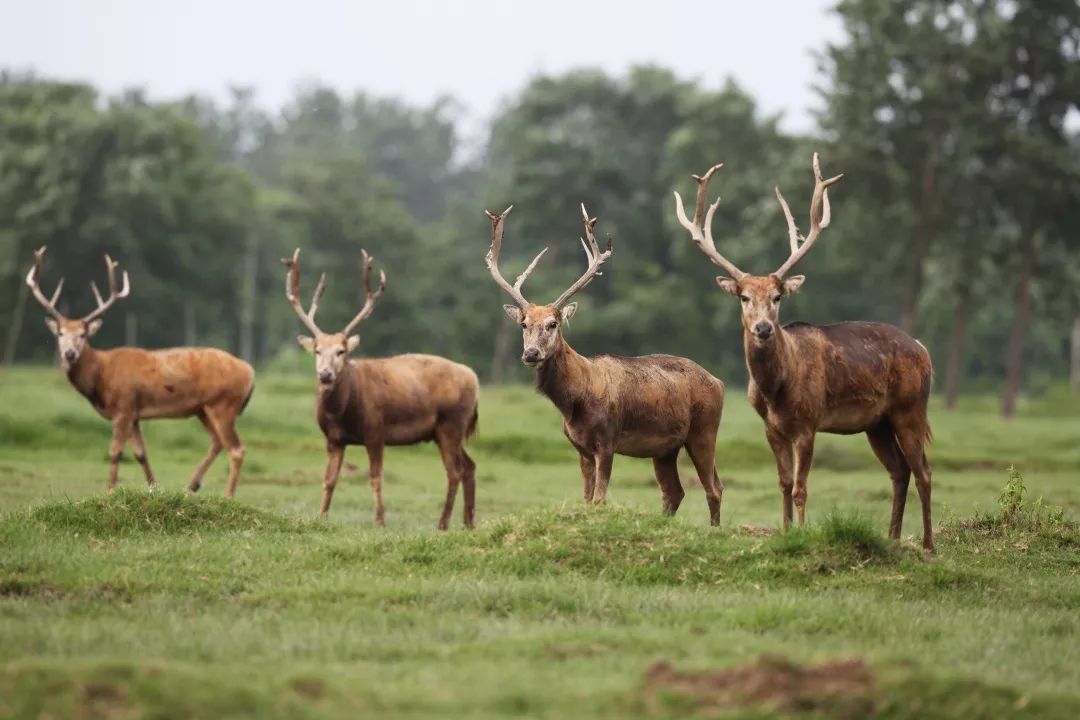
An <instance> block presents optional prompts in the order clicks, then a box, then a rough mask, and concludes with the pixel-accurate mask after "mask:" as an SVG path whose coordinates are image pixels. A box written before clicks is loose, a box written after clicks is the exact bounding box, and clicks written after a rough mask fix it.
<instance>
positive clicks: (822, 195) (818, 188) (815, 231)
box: [773, 153, 844, 278]
mask: <svg viewBox="0 0 1080 720" xmlns="http://www.w3.org/2000/svg"><path fill="white" fill-rule="evenodd" d="M813 164H814V195H813V197H812V199H811V200H810V234H809V235H807V236H806V237H805V238H804V237H803V236H802V233H800V232H799V228H798V227H797V226H796V225H795V218H794V217H792V215H791V208H789V207H788V204H787V201H785V200H784V196H783V195H781V194H780V188H776V199H777V200H779V201H780V207H781V208H783V210H784V217H785V218H787V224H788V239H789V241H790V244H791V255H790V256H789V257H788V259H787V260H785V261H784V264H783V265H781V266H780V267H779V269H777V271H776V272H774V273H773V275H775V276H776V277H778V278H783V277H784V275H785V274H786V273H787V271H788V270H790V269H791V268H792V267H794V266H795V263H797V262H799V261H800V260H802V259H803V256H805V255H806V253H808V252H810V248H812V247H813V246H814V243H815V242H817V239H818V236H819V235H820V234H821V231H822V230H824V229H825V228H827V227H829V221H830V220H832V213H831V211H830V208H829V193H828V190H829V187H830V186H832V185H834V184H835V183H837V182H839V181H840V179H841V178H843V177H844V176H843V174H840V175H836V176H835V177H831V178H829V179H828V180H823V179H822V177H821V163H820V162H819V160H818V154H817V153H814V163H813Z"/></svg>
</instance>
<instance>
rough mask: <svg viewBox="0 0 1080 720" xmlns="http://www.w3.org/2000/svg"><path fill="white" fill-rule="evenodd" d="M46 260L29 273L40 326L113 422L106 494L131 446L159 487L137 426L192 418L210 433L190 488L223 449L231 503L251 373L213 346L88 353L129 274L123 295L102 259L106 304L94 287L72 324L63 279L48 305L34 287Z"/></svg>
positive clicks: (75, 381) (112, 268)
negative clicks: (91, 304) (42, 316)
mask: <svg viewBox="0 0 1080 720" xmlns="http://www.w3.org/2000/svg"><path fill="white" fill-rule="evenodd" d="M44 255H45V248H44V247H42V248H41V249H40V250H38V251H37V252H35V253H34V265H33V267H31V268H30V272H29V273H27V276H26V284H27V285H29V286H30V290H31V291H32V292H33V294H34V297H35V298H37V301H38V302H39V303H41V305H42V307H44V308H45V310H46V312H48V313H49V315H50V316H51V317H50V318H47V319H46V320H45V324H46V325H48V326H49V329H50V330H51V331H52V333H53V335H55V336H56V341H57V347H58V349H59V353H60V362H61V365H62V367H63V368H64V370H65V372H66V373H67V377H68V380H69V381H71V384H72V385H74V386H75V389H76V390H78V391H79V392H80V393H82V395H83V397H85V398H86V399H87V400H89V401H90V404H91V405H93V406H94V409H95V410H97V411H98V413H99V414H100V415H101V416H102V417H104V418H105V419H107V420H111V421H112V425H113V439H112V445H111V446H110V447H109V481H108V485H107V488H108V490H109V492H112V490H113V488H115V487H116V477H117V472H118V469H119V464H120V455H121V453H122V452H123V449H124V446H125V445H126V444H127V443H128V441H129V440H130V441H131V444H132V446H133V448H134V450H135V459H136V460H138V461H139V464H140V465H142V469H143V473H145V475H146V483H147V485H148V486H149V487H150V489H151V490H153V489H154V488H155V487H157V483H156V482H155V480H154V473H153V472H152V471H151V470H150V461H149V460H148V459H147V456H146V443H145V442H144V441H143V436H142V430H141V429H140V428H139V421H140V420H149V419H151V418H186V417H191V416H192V415H194V416H195V417H197V418H199V422H201V423H202V424H203V427H205V428H206V432H207V433H208V434H209V435H210V449H209V450H208V451H207V453H206V457H204V458H203V459H202V461H201V462H200V463H199V465H198V467H196V468H195V474H194V475H193V476H192V478H191V482H190V483H189V484H188V489H189V490H190V491H191V492H197V491H198V490H199V488H200V487H201V486H202V479H203V475H205V474H206V470H207V468H209V467H210V464H211V463H212V462H213V461H214V458H216V457H217V455H218V453H220V452H221V449H222V447H227V448H228V449H229V484H228V487H226V489H225V496H226V497H233V496H234V495H235V494H236V483H237V480H238V479H239V478H240V466H241V465H242V464H243V462H244V445H243V443H241V442H240V438H239V436H237V434H236V418H237V417H239V416H240V413H242V412H243V411H244V408H245V407H247V404H248V401H249V400H250V399H251V393H252V392H253V391H254V389H255V371H254V370H253V369H252V367H251V366H250V365H248V364H247V363H246V362H244V361H243V360H241V359H239V358H237V357H233V356H232V355H230V354H229V353H227V352H223V351H221V350H216V349H214V348H172V349H169V350H142V349H140V348H131V347H122V348H116V349H115V350H96V349H94V348H92V347H91V346H90V342H89V338H90V337H91V336H93V335H94V333H96V332H97V331H98V330H99V329H100V328H101V320H100V318H101V316H102V315H104V314H105V311H106V310H108V309H109V307H110V306H112V304H113V303H114V302H116V300H117V299H119V298H123V297H127V295H128V293H129V292H130V290H131V285H130V283H129V281H128V274H127V272H126V271H125V272H124V286H123V289H122V290H120V291H117V289H116V266H117V264H116V263H115V262H113V260H112V259H111V258H110V257H109V256H108V255H106V256H105V265H106V268H107V269H108V277H109V297H108V299H107V300H102V298H101V294H100V293H99V292H98V290H97V287H96V286H95V285H94V284H93V283H91V288H92V289H93V291H94V297H95V298H97V302H98V307H97V309H95V310H93V311H92V312H90V313H89V314H88V315H86V316H84V317H82V318H80V319H77V320H76V319H70V318H67V317H64V316H63V315H61V314H60V312H59V311H57V309H56V301H57V300H58V299H59V298H60V289H61V288H62V287H63V284H64V281H63V280H61V281H60V283H59V285H57V287H56V291H55V292H54V293H53V296H52V298H51V299H48V298H46V297H45V295H44V294H43V293H42V292H41V289H40V287H39V286H38V275H39V274H40V272H41V261H42V258H43V257H44Z"/></svg>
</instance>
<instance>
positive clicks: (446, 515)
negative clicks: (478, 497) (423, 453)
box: [435, 426, 468, 530]
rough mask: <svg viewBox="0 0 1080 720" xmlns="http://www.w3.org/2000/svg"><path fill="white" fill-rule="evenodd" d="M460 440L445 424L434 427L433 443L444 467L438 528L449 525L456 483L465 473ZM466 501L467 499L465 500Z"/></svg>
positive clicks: (456, 487)
mask: <svg viewBox="0 0 1080 720" xmlns="http://www.w3.org/2000/svg"><path fill="white" fill-rule="evenodd" d="M462 442H463V438H462V437H461V436H460V434H459V433H457V432H455V431H453V430H450V429H448V428H446V427H445V426H443V427H438V428H435V444H436V445H438V446H439V454H440V455H441V456H442V461H443V466H444V467H445V468H446V501H445V502H444V503H443V509H442V515H440V516H439V526H438V527H439V529H440V530H446V529H447V528H448V527H450V516H451V515H452V514H453V512H454V501H455V499H456V498H457V490H458V485H459V484H460V483H461V480H462V477H463V476H464V474H465V472H464V471H465V464H464V462H463V458H462ZM467 503H468V501H466V504H467ZM466 511H467V508H466Z"/></svg>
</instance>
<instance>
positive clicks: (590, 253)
mask: <svg viewBox="0 0 1080 720" xmlns="http://www.w3.org/2000/svg"><path fill="white" fill-rule="evenodd" d="M581 219H582V220H583V221H584V223H585V237H587V238H588V239H589V242H588V244H586V243H585V238H581V247H582V248H584V250H585V258H586V259H587V260H588V262H589V265H588V267H587V268H586V269H585V274H584V275H582V276H581V277H580V278H578V279H577V282H575V283H574V284H573V285H571V286H570V287H569V288H568V289H567V290H566V292H564V293H563V294H562V295H560V296H559V297H558V299H557V300H556V301H555V302H554V303H552V304H553V305H554V306H555V307H557V308H561V307H562V306H563V305H565V304H566V301H567V300H569V299H570V298H571V297H572V296H573V295H574V293H576V292H577V291H578V290H581V289H582V288H584V287H585V286H586V285H588V284H589V283H591V282H592V281H593V278H594V277H596V276H597V275H603V273H601V272H600V266H601V265H603V264H604V261H605V260H607V259H608V258H609V257H611V251H612V247H611V236H610V235H608V239H607V249H605V250H604V252H600V246H599V245H598V244H597V243H596V236H595V235H593V227H594V226H595V225H596V218H590V217H589V213H588V211H587V210H585V203H581ZM533 262H534V263H535V262H536V261H535V260H534V261H533Z"/></svg>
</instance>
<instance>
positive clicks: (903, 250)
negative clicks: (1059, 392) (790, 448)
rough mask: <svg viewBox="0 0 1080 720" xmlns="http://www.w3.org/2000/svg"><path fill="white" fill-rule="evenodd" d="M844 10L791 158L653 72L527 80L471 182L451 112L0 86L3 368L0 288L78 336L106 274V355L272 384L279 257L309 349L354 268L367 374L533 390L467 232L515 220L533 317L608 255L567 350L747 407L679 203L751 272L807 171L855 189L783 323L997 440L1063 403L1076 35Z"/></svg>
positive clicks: (289, 321) (511, 249)
mask: <svg viewBox="0 0 1080 720" xmlns="http://www.w3.org/2000/svg"><path fill="white" fill-rule="evenodd" d="M837 12H838V13H839V14H840V16H841V18H842V20H843V24H844V28H845V30H846V35H845V39H844V40H843V41H842V42H840V43H838V44H836V45H835V46H829V47H826V48H824V49H823V50H822V52H821V53H820V54H819V56H818V58H817V62H818V64H819V66H820V70H821V73H820V83H819V84H820V88H821V90H820V92H821V95H822V98H823V106H824V110H823V112H822V114H821V116H820V118H819V121H820V127H821V134H820V136H817V137H802V136H793V135H791V134H788V133H785V132H783V131H782V130H781V129H780V126H779V123H778V121H779V118H777V117H769V116H766V115H763V114H762V112H761V111H760V110H759V109H758V108H757V107H756V105H755V103H754V100H753V98H752V97H750V96H749V95H748V94H747V93H746V92H745V91H744V90H743V89H741V88H740V87H738V86H737V85H735V84H734V83H733V82H730V81H729V82H728V83H727V84H726V85H724V86H723V87H721V88H719V89H711V88H707V87H703V86H702V85H701V84H699V83H696V82H693V81H690V80H687V79H685V78H680V77H677V76H676V75H674V74H673V73H671V72H669V71H668V70H665V69H664V68H660V67H651V66H646V67H637V68H634V69H632V70H630V71H629V72H628V73H627V74H626V75H625V76H621V77H611V76H609V75H606V74H604V73H601V72H597V71H589V70H581V71H576V72H571V73H568V74H565V75H561V76H554V77H548V76H541V77H536V78H534V79H532V80H531V81H530V82H529V83H528V84H527V85H526V86H525V87H524V88H523V89H522V90H521V91H520V92H519V93H518V94H516V95H515V96H513V97H511V98H509V99H508V101H507V102H506V104H505V105H504V107H503V109H502V111H501V112H500V113H499V114H498V116H497V117H496V118H495V119H494V121H493V123H492V125H491V127H490V133H489V136H488V138H487V141H486V143H485V144H484V146H483V147H482V148H480V149H479V150H478V151H473V152H471V153H470V152H466V151H465V150H464V149H463V148H462V141H461V138H460V135H459V123H458V117H459V109H458V107H457V106H456V105H455V103H454V102H453V100H451V99H443V100H440V101H438V102H435V103H433V104H432V105H430V106H427V107H415V106H411V105H408V104H406V103H404V102H402V101H399V100H396V99H392V98H376V97H372V96H370V95H367V94H365V93H355V94H353V95H351V96H350V95H343V94H342V93H340V92H337V91H335V90H333V89H330V88H327V87H321V86H318V85H311V86H308V87H303V88H301V89H299V90H298V91H297V93H296V94H295V97H294V98H293V99H292V101H291V102H290V103H289V104H288V105H287V106H286V107H284V108H283V109H281V110H280V111H278V112H271V111H268V110H266V109H264V108H262V107H260V106H259V105H258V103H257V102H256V99H255V97H254V95H253V94H252V92H251V91H249V90H246V89H236V90H234V92H233V93H232V96H231V99H230V100H229V101H228V102H226V103H215V102H212V101H210V100H207V99H205V98H199V97H191V98H185V99H181V100H179V101H176V102H167V103H161V102H149V101H147V100H146V98H145V97H144V96H143V95H142V94H141V93H139V92H129V93H126V94H124V95H122V96H120V97H113V98H104V97H101V96H100V95H99V94H98V93H96V92H95V90H94V89H93V88H90V87H86V86H83V85H78V84H71V83H64V82H56V81H52V80H48V79H40V78H36V77H32V76H26V75H18V74H12V73H6V74H3V75H2V76H0V251H2V252H0V277H2V278H3V279H4V280H5V282H4V283H3V285H2V286H0V317H3V318H5V322H4V324H5V326H6V327H5V333H4V343H5V346H4V352H5V360H7V361H9V362H10V361H11V360H13V359H18V360H26V361H30V360H44V359H46V358H47V357H48V356H49V353H50V350H51V347H52V344H51V342H50V341H49V339H48V337H47V334H46V330H45V328H44V327H43V326H42V324H41V323H40V322H38V321H37V315H38V313H37V311H36V309H35V308H33V307H29V308H28V307H27V306H26V304H25V299H26V294H25V291H24V290H23V284H22V282H21V277H22V275H23V274H24V273H25V271H26V267H27V265H28V263H29V260H30V257H31V252H32V250H33V249H34V248H36V247H38V246H40V245H46V244H47V245H48V246H49V248H50V252H49V256H48V267H47V272H46V284H47V285H48V284H49V283H50V281H51V282H55V281H56V280H57V279H59V277H60V276H61V275H65V276H67V277H68V279H69V284H68V286H67V289H66V290H65V293H64V298H63V301H62V305H61V307H62V308H63V309H66V310H69V311H71V312H73V313H76V312H82V311H83V308H87V307H89V303H91V302H92V297H91V295H90V293H89V288H87V287H86V280H87V279H89V278H90V277H99V276H100V274H101V273H102V271H103V268H102V262H101V255H102V253H103V252H104V251H108V252H110V253H112V255H113V256H114V257H115V258H117V259H119V260H120V261H121V263H122V264H123V266H124V267H125V268H126V269H128V270H129V271H130V273H131V276H132V281H133V284H134V290H133V292H132V297H131V298H130V299H129V300H127V301H126V302H125V304H124V305H123V307H122V308H120V307H118V308H117V309H116V310H115V311H114V312H113V314H112V316H110V317H109V318H108V319H107V321H106V324H105V329H104V330H103V335H102V337H101V338H100V343H101V344H102V345H105V346H107V345H112V344H119V343H122V342H125V341H137V342H138V343H139V344H140V345H144V346H147V347H157V346H167V345H175V344H194V343H197V344H210V345H217V346H220V347H224V348H228V349H230V350H232V351H234V352H238V353H240V354H242V355H243V356H245V357H247V358H250V359H254V360H256V361H259V362H272V361H277V362H288V358H289V357H291V356H292V355H293V352H292V347H293V344H294V341H293V337H294V335H295V332H294V331H295V320H294V318H293V317H292V314H291V310H290V309H289V308H288V306H287V304H286V303H285V302H284V298H283V278H284V271H283V268H282V267H281V266H280V264H279V263H278V259H279V258H280V257H282V256H284V255H287V254H290V253H291V250H292V249H293V248H294V247H301V248H303V267H304V270H305V280H306V282H307V285H308V286H309V287H313V285H314V280H315V279H316V277H317V273H318V271H320V270H324V269H325V270H327V271H328V275H329V277H328V291H327V294H326V297H325V299H324V301H323V303H322V309H321V311H320V324H321V325H323V326H324V327H332V326H334V325H335V324H338V323H344V322H345V321H346V320H347V318H348V317H350V316H351V314H352V313H353V312H354V311H355V308H356V307H357V305H358V303H359V302H360V299H361V297H362V290H361V288H360V284H359V249H360V248H361V247H364V248H366V249H367V250H368V251H369V252H371V253H372V254H373V255H374V256H375V257H376V261H377V263H378V265H379V266H381V267H384V268H385V269H386V271H387V275H388V277H389V285H388V290H387V292H386V294H385V295H384V298H383V300H382V301H381V302H380V307H379V309H378V312H376V313H375V315H374V316H373V317H372V318H371V320H370V321H369V323H368V324H367V325H366V326H365V329H364V340H363V345H362V352H365V353H367V354H373V355H374V354H380V355H381V354H390V353H394V352H402V351H412V350H415V351H431V352H437V353H441V354H445V355H447V356H450V357H453V358H455V359H459V360H462V361H465V362H468V363H469V364H471V365H473V366H474V367H476V368H477V369H478V370H479V371H480V372H481V374H482V375H485V376H487V377H488V378H489V379H493V380H511V379H519V378H524V377H525V376H526V375H525V373H524V372H522V371H521V370H520V369H519V368H518V366H517V365H516V362H515V356H516V354H517V351H518V350H519V347H518V340H517V336H516V331H515V329H514V328H513V327H512V326H511V325H510V324H509V323H508V322H506V321H505V319H504V317H503V315H502V312H501V309H500V306H501V304H502V301H503V299H502V297H501V296H500V293H499V291H498V290H497V289H496V288H495V287H494V285H493V283H491V281H490V279H489V278H488V276H487V273H486V270H485V268H484V267H483V261H482V258H483V254H484V252H485V250H486V247H487V243H488V239H489V226H488V223H487V220H486V219H485V217H484V215H483V212H482V211H483V209H484V208H485V207H489V208H492V209H498V210H501V209H502V208H504V207H505V206H507V205H509V204H511V203H513V204H514V205H515V210H514V212H513V213H512V214H511V216H510V217H509V220H508V230H507V239H506V243H505V245H506V247H505V251H504V258H505V261H504V262H505V264H506V265H507V266H508V267H509V268H511V269H514V270H516V268H514V264H515V263H517V264H518V265H519V266H520V265H523V264H524V262H526V261H527V259H528V258H531V256H532V255H533V254H535V252H536V251H537V250H539V249H540V248H541V247H544V246H550V248H551V251H550V252H549V253H548V256H547V257H546V258H545V259H544V261H543V265H542V267H541V268H540V269H538V271H537V272H536V274H535V275H534V278H533V279H532V280H531V281H530V286H529V287H528V293H529V296H530V297H533V298H536V299H537V300H544V301H546V300H549V299H550V298H551V297H553V296H554V295H555V294H557V292H558V291H559V290H560V289H561V288H562V287H565V285H566V284H568V283H569V282H570V281H571V279H572V278H574V277H576V276H577V275H578V274H579V273H580V271H581V269H582V263H583V262H584V258H583V256H582V254H581V251H580V247H579V244H578V239H577V238H578V235H579V234H580V226H579V221H578V211H577V207H578V204H579V203H580V202H582V201H585V202H586V204H587V205H588V208H589V211H590V213H591V214H594V215H597V216H599V218H600V220H599V223H598V226H597V228H598V230H599V231H600V232H601V233H603V234H607V233H611V234H612V236H613V237H614V239H615V248H616V249H615V255H614V257H613V258H612V261H611V262H610V263H609V264H608V266H607V268H606V269H605V273H604V277H603V278H602V279H601V280H600V281H598V282H595V283H593V284H592V285H591V286H590V288H589V291H588V292H587V293H585V294H584V296H583V297H582V298H581V301H582V307H581V310H580V311H579V313H578V315H577V317H576V318H575V321H574V328H573V329H572V330H571V331H570V332H571V335H572V337H573V342H574V344H575V347H577V348H579V349H580V350H581V351H583V352H591V353H598V352H610V353H617V354H640V353H648V352H670V353H674V354H682V355H686V356H689V357H691V358H694V359H695V360H698V361H699V362H701V363H703V364H705V365H706V366H707V367H709V368H710V369H712V370H714V371H715V372H717V373H718V374H720V375H721V376H722V377H725V378H727V379H729V380H730V381H732V382H735V383H738V382H741V381H742V379H743V378H744V376H745V371H744V369H743V366H742V348H741V334H740V330H741V329H740V326H739V314H738V311H737V308H735V307H732V306H731V304H730V302H729V301H728V299H727V298H726V297H724V296H722V294H721V293H720V292H719V291H718V290H717V289H716V288H715V286H714V284H713V281H712V277H713V276H714V275H715V269H714V268H713V267H711V266H710V265H709V264H708V263H707V262H706V261H705V259H704V258H703V257H702V256H701V255H700V253H698V252H697V251H696V250H695V249H694V248H693V247H692V246H691V245H690V243H689V242H688V241H687V240H686V237H685V233H683V232H682V231H681V230H680V229H679V228H678V227H677V225H676V222H675V218H674V213H673V202H672V195H671V191H672V190H673V189H679V190H680V191H682V192H683V193H684V195H685V194H686V193H688V192H690V191H691V190H692V188H693V182H692V181H691V180H690V179H689V175H690V174H691V173H700V172H703V171H704V170H705V169H706V168H707V167H708V166H709V165H711V164H713V163H715V162H718V161H722V162H723V163H724V168H723V169H722V170H721V171H720V174H719V176H718V177H717V178H716V179H715V180H714V182H713V187H714V190H715V191H716V192H719V194H720V195H721V197H722V198H723V199H722V201H721V204H720V207H719V210H718V211H717V213H716V220H715V231H714V234H715V237H716V238H717V241H718V243H720V244H722V246H723V251H724V252H725V254H727V255H728V256H729V257H731V258H732V259H733V260H735V261H736V262H737V263H738V264H739V265H740V266H741V267H744V268H746V269H748V270H752V271H754V272H766V271H768V270H770V269H772V268H774V267H775V266H777V265H779V263H780V261H781V260H782V259H783V257H784V254H785V253H786V252H787V242H786V232H785V224H784V220H783V216H782V215H781V213H780V209H779V206H778V205H777V203H776V200H775V197H774V195H773V191H772V189H773V186H774V185H779V186H780V187H782V188H783V189H784V191H785V195H786V196H787V198H788V199H789V201H791V202H792V204H793V209H794V210H795V211H796V214H797V216H805V214H806V211H807V202H808V194H809V190H810V175H809V158H810V154H811V152H812V151H813V150H814V149H817V150H819V151H820V152H821V153H822V158H823V163H824V166H825V171H826V173H827V174H833V173H837V172H844V173H846V179H845V180H844V181H843V182H842V183H841V184H840V185H839V186H837V188H836V189H835V191H834V192H833V193H832V197H833V208H834V222H833V225H832V227H830V229H829V230H828V231H827V233H826V235H825V236H824V237H823V239H822V242H821V243H820V244H819V246H818V247H817V248H816V249H815V250H814V252H813V253H812V254H811V255H810V256H809V257H808V258H807V260H806V261H805V262H804V265H803V266H801V268H800V270H801V271H805V273H806V275H807V276H808V282H807V285H806V287H805V289H804V291H803V292H802V293H801V294H800V295H798V296H796V297H794V298H792V300H791V301H790V302H789V303H788V304H787V306H786V307H785V309H784V313H783V315H784V317H785V318H787V319H796V318H798V319H803V320H809V321H815V322H828V321H836V320H842V319H877V320H884V321H888V322H894V323H897V324H900V325H901V326H903V327H904V328H905V329H908V330H909V331H911V332H913V333H914V334H915V335H916V336H917V337H919V338H921V339H922V340H923V342H924V343H925V344H927V345H928V346H929V347H930V349H931V351H932V352H933V354H934V357H935V358H936V364H937V368H938V374H939V385H940V386H941V389H942V390H943V392H944V393H945V394H946V395H947V397H948V398H949V399H950V401H952V400H954V399H955V396H956V394H957V393H958V392H960V391H961V390H963V389H964V388H968V389H975V388H986V387H1003V388H1004V395H1003V410H1004V411H1005V412H1006V413H1008V412H1011V411H1012V408H1013V407H1014V405H1015V398H1016V394H1017V393H1018V392H1019V390H1020V389H1021V387H1022V386H1024V385H1026V387H1028V388H1031V389H1039V388H1043V387H1045V386H1046V385H1047V384H1048V383H1050V382H1052V381H1053V380H1054V379H1055V378H1063V377H1065V376H1066V375H1067V374H1068V373H1069V372H1070V368H1069V363H1070V356H1073V357H1075V356H1077V355H1080V237H1078V234H1080V219H1078V217H1077V214H1076V212H1075V207H1076V202H1077V198H1080V136H1078V126H1080V120H1078V115H1077V107H1076V106H1077V101H1078V99H1080V69H1078V68H1080V63H1078V62H1077V61H1078V59H1080V58H1078V56H1080V49H1078V48H1080V9H1078V6H1077V4H1076V3H1075V2H1074V1H1073V0H1046V1H1039V2H1036V1H1035V0H1024V1H1021V2H997V1H993V0H982V1H973V0H963V1H960V0H955V1H946V0H902V1H901V2H894V3H878V2H874V1H873V0H843V1H842V2H840V3H839V4H838V6H837ZM76 279H78V282H74V281H75V280H76ZM1073 347H1075V348H1077V349H1076V350H1074V351H1071V348H1073ZM285 349H288V350H289V352H287V353H284V352H283V350H285ZM283 358H284V359H283ZM1074 362H1075V361H1074ZM1072 373H1073V377H1074V378H1075V379H1076V380H1077V381H1080V366H1077V365H1074V367H1073V368H1072Z"/></svg>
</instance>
